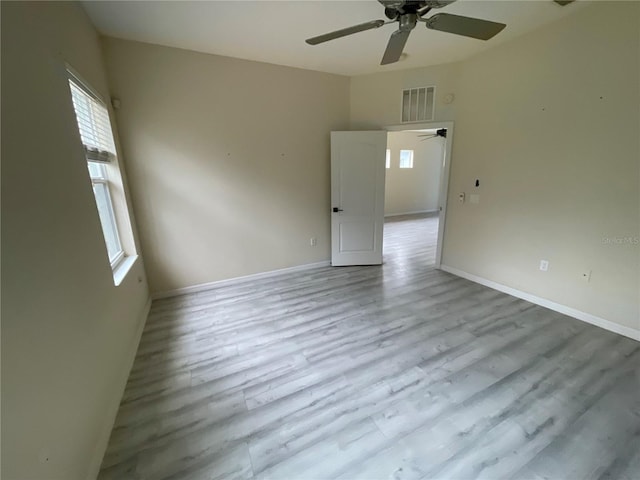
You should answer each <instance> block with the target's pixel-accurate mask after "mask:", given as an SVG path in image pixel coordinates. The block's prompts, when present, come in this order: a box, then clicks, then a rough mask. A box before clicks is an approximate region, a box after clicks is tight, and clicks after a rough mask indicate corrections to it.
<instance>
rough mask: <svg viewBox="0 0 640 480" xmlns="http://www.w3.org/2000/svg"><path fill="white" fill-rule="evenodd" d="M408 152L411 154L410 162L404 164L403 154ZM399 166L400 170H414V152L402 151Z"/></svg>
mask: <svg viewBox="0 0 640 480" xmlns="http://www.w3.org/2000/svg"><path fill="white" fill-rule="evenodd" d="M405 152H408V154H409V161H408V163H407V164H404V165H403V163H402V156H403V153H405ZM398 166H399V167H400V168H413V150H400V161H399V162H398Z"/></svg>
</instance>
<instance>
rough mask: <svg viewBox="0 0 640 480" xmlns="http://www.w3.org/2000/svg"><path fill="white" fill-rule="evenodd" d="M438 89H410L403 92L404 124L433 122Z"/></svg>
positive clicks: (402, 119)
mask: <svg viewBox="0 0 640 480" xmlns="http://www.w3.org/2000/svg"><path fill="white" fill-rule="evenodd" d="M435 97H436V87H419V88H408V89H406V90H403V91H402V118H401V121H402V123H408V122H425V121H430V120H433V110H434V105H435Z"/></svg>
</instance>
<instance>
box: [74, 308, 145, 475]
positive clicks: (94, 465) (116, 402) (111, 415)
mask: <svg viewBox="0 0 640 480" xmlns="http://www.w3.org/2000/svg"><path fill="white" fill-rule="evenodd" d="M150 309H151V297H150V298H149V299H148V300H147V303H146V304H145V306H144V308H143V309H142V313H141V314H140V315H139V316H138V320H137V322H138V324H137V325H136V332H135V334H134V336H133V338H132V339H131V341H130V343H129V348H128V351H127V354H126V358H125V361H124V362H123V364H122V366H121V371H120V372H119V375H120V378H118V384H117V390H116V394H114V395H113V398H112V399H111V404H110V405H109V410H108V411H107V412H106V414H105V416H104V423H103V426H102V431H101V433H100V438H99V439H98V444H97V445H96V447H95V449H94V454H93V457H92V459H91V463H90V464H89V474H88V475H87V477H86V478H97V477H98V473H99V472H100V465H102V457H104V453H105V452H106V451H107V445H108V444H109V437H111V430H112V429H113V424H114V423H115V421H116V415H117V414H118V408H120V401H121V400H122V395H124V389H125V387H126V386H127V380H128V379H129V373H130V372H131V367H133V361H134V360H135V358H136V353H138V345H139V344H140V338H141V337H142V331H143V330H144V325H145V323H146V321H147V317H148V316H149V310H150Z"/></svg>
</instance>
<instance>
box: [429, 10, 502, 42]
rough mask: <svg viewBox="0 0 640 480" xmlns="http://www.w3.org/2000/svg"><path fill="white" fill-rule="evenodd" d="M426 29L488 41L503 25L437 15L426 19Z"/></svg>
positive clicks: (454, 16) (441, 14) (449, 15)
mask: <svg viewBox="0 0 640 480" xmlns="http://www.w3.org/2000/svg"><path fill="white" fill-rule="evenodd" d="M426 23H427V28H430V29H431V30H439V31H441V32H447V33H455V34H456V35H463V36H465V37H472V38H477V39H478V40H489V39H490V38H492V37H494V36H495V35H497V34H498V33H500V32H501V31H502V29H503V28H504V27H506V25H505V24H504V23H497V22H490V21H489V20H480V19H479V18H471V17H462V16H460V15H452V14H450V13H437V14H435V15H434V16H433V17H430V18H427V20H426Z"/></svg>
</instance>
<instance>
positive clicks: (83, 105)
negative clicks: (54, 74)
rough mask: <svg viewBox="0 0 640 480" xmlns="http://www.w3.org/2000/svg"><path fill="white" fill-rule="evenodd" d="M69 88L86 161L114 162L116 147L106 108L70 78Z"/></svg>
mask: <svg viewBox="0 0 640 480" xmlns="http://www.w3.org/2000/svg"><path fill="white" fill-rule="evenodd" d="M69 86H70V87H71V98H72V100H73V108H74V110H75V112H76V120H77V121H78V129H79V130H80V138H82V144H83V145H84V149H85V152H86V155H87V160H89V161H92V162H103V163H105V162H110V161H112V160H114V159H115V158H116V147H115V144H114V141H113V134H112V133H111V123H110V122H109V112H108V111H107V108H106V107H105V106H104V104H103V103H102V102H101V101H100V100H98V99H97V98H96V97H95V96H94V95H92V94H91V93H90V92H89V91H87V89H85V88H84V87H83V86H82V85H81V84H80V82H77V81H75V80H74V79H73V78H71V79H69Z"/></svg>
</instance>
